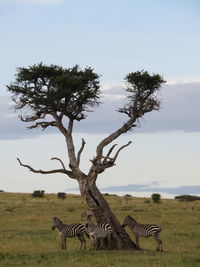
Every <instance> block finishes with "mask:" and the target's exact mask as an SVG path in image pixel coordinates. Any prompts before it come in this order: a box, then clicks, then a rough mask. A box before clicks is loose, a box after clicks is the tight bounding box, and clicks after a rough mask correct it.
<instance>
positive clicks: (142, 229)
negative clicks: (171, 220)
mask: <svg viewBox="0 0 200 267" xmlns="http://www.w3.org/2000/svg"><path fill="white" fill-rule="evenodd" d="M125 226H129V228H130V229H131V230H132V232H133V233H134V234H139V235H141V236H143V237H148V236H155V235H157V234H158V233H160V232H161V228H160V226H158V225H156V224H141V223H137V221H136V220H135V219H133V218H132V217H131V216H129V215H127V216H126V217H125V218H124V222H123V224H122V227H125Z"/></svg>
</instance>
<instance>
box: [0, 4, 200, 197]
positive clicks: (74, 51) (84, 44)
mask: <svg viewBox="0 0 200 267" xmlns="http://www.w3.org/2000/svg"><path fill="white" fill-rule="evenodd" d="M199 13H200V2H199V1H198V0H196V1H194V0H193V1H192V0H191V1H184V0H173V1H172V0H168V1H162V0H140V1H139V0H138V1H134V0H132V1H131V0H124V1H121V0H115V1H114V0H109V1H104V0H101V1H94V0H93V1H91V0H85V1H81V0H63V1H62V0H40V1H39V0H0V34H1V45H0V49H1V61H0V69H1V75H0V76H1V79H0V88H1V90H0V114H1V115H0V147H1V149H0V151H1V152H0V157H1V163H2V166H3V168H2V169H3V171H2V172H1V175H0V178H1V183H0V187H1V188H2V189H4V190H6V191H26V192H32V191H33V190H35V189H37V188H38V189H44V190H46V191H48V192H58V191H64V190H66V191H67V190H69V188H73V187H75V186H76V185H75V184H74V182H73V181H71V180H69V179H66V177H61V176H58V177H52V176H48V177H47V176H40V175H37V174H32V173H30V172H28V171H27V170H24V169H23V168H20V167H19V166H18V164H17V162H16V157H17V156H20V157H21V159H22V160H23V161H24V162H26V163H30V164H31V165H33V166H34V167H35V168H37V167H38V168H46V169H51V168H52V167H54V164H55V163H52V162H51V161H49V158H51V157H52V156H60V157H63V158H65V148H64V147H63V139H62V137H61V136H59V135H58V134H57V133H55V132H54V133H51V132H47V133H46V135H45V133H41V132H40V130H37V131H32V132H30V131H27V130H26V129H25V127H26V125H25V124H24V123H21V122H20V121H19V120H18V118H17V116H16V115H15V114H14V112H13V111H12V110H10V109H9V107H10V106H11V102H10V100H9V95H8V93H7V91H6V85H7V84H9V83H10V82H12V81H13V80H14V75H15V72H16V68H17V67H27V66H29V65H32V64H34V63H38V62H41V61H43V62H44V63H46V64H52V63H54V64H57V65H61V66H64V67H71V66H73V65H74V64H79V65H80V67H82V68H84V67H86V66H91V67H92V68H94V70H95V71H96V72H97V73H99V74H100V75H102V76H101V86H102V90H103V93H104V94H103V102H104V105H102V107H101V108H100V109H98V110H97V112H94V113H93V114H90V115H89V117H88V119H87V120H85V121H84V122H82V123H81V124H80V125H77V127H76V134H75V138H76V140H77V146H78V144H79V143H80V140H81V137H84V136H85V137H86V139H88V140H89V141H88V142H87V147H86V151H85V157H84V159H83V168H85V169H87V168H88V167H89V158H91V157H92V156H93V154H94V151H95V146H96V145H97V141H98V140H100V139H101V138H103V137H104V136H105V135H106V134H108V133H110V132H112V131H114V130H115V129H117V127H119V126H120V125H121V123H123V121H124V117H120V116H118V115H119V114H118V113H116V112H114V111H115V110H116V108H117V107H119V105H120V104H121V103H122V101H123V91H122V88H123V86H124V83H123V79H124V77H125V76H126V74H128V73H129V72H132V71H137V70H141V69H145V70H148V71H149V72H150V73H159V74H161V75H162V76H163V77H164V79H165V80H166V81H167V84H166V85H165V86H164V87H163V88H162V90H161V96H162V99H163V100H162V109H161V111H160V112H158V113H156V112H154V113H152V114H150V115H148V116H147V117H145V119H144V120H143V121H142V127H141V128H140V129H137V131H136V133H134V132H132V133H131V134H126V135H125V136H123V137H122V138H120V140H119V144H120V143H121V144H124V143H126V142H127V140H128V141H129V140H132V141H133V145H132V146H131V147H128V148H127V150H126V151H123V153H122V154H121V158H119V160H118V165H117V166H116V167H115V168H113V169H112V170H109V171H108V172H106V173H105V174H103V175H102V177H100V178H99V181H98V183H99V186H100V187H106V186H114V185H116V186H117V185H119V186H121V185H126V184H137V183H138V184H141V183H144V184H150V183H151V182H153V181H156V182H158V184H159V185H160V186H162V187H163V186H166V187H170V186H171V187H172V186H189V185H199V184H200V182H199V178H200V170H199V158H200V153H199V149H198V147H199V146H198V145H199V140H200V124H199V119H200V74H199V70H200V52H199V47H200V17H199ZM108 114H109V116H108ZM97 121H98V124H97V123H96V122H97ZM86 141H87V140H86ZM41 150H42V151H41ZM38 152H39V154H38ZM124 173H125V175H124ZM55 179H56V182H55ZM1 188H0V189H1ZM135 194H137V192H136V193H135ZM140 195H141V193H140Z"/></svg>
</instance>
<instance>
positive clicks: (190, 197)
mask: <svg viewBox="0 0 200 267" xmlns="http://www.w3.org/2000/svg"><path fill="white" fill-rule="evenodd" d="M175 199H178V200H180V201H195V200H200V197H198V196H193V195H180V196H175Z"/></svg>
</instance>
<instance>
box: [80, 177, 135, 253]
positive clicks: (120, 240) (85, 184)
mask: <svg viewBox="0 0 200 267" xmlns="http://www.w3.org/2000/svg"><path fill="white" fill-rule="evenodd" d="M85 178H86V177H85ZM88 178H89V177H88ZM92 180H93V179H92ZM79 187H80V192H81V195H82V197H83V198H84V200H85V201H86V203H87V205H88V207H89V208H90V209H91V210H92V212H93V214H94V216H95V218H96V221H97V223H103V222H104V223H105V222H106V223H109V224H110V225H111V227H112V229H113V233H112V237H111V248H112V249H137V247H136V245H135V243H134V242H133V241H132V240H131V239H130V237H129V235H128V234H127V233H126V231H125V230H124V229H123V228H122V226H121V225H120V223H119V221H118V220H117V219H116V217H115V215H114V214H113V212H112V210H111V209H110V207H109V204H108V202H107V201H106V200H105V198H104V197H103V195H102V194H101V193H100V191H99V190H98V188H97V187H96V184H95V182H94V181H91V179H81V180H79Z"/></svg>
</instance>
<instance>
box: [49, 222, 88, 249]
mask: <svg viewBox="0 0 200 267" xmlns="http://www.w3.org/2000/svg"><path fill="white" fill-rule="evenodd" d="M55 228H57V229H58V231H59V232H60V237H61V248H62V249H64V250H66V238H67V237H78V239H79V241H80V242H81V247H80V248H81V249H82V245H83V243H84V249H86V241H85V238H84V233H85V230H86V229H85V226H84V225H83V224H80V223H74V224H64V223H63V222H62V221H61V220H60V219H59V218H58V217H54V218H53V226H52V230H54V229H55Z"/></svg>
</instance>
